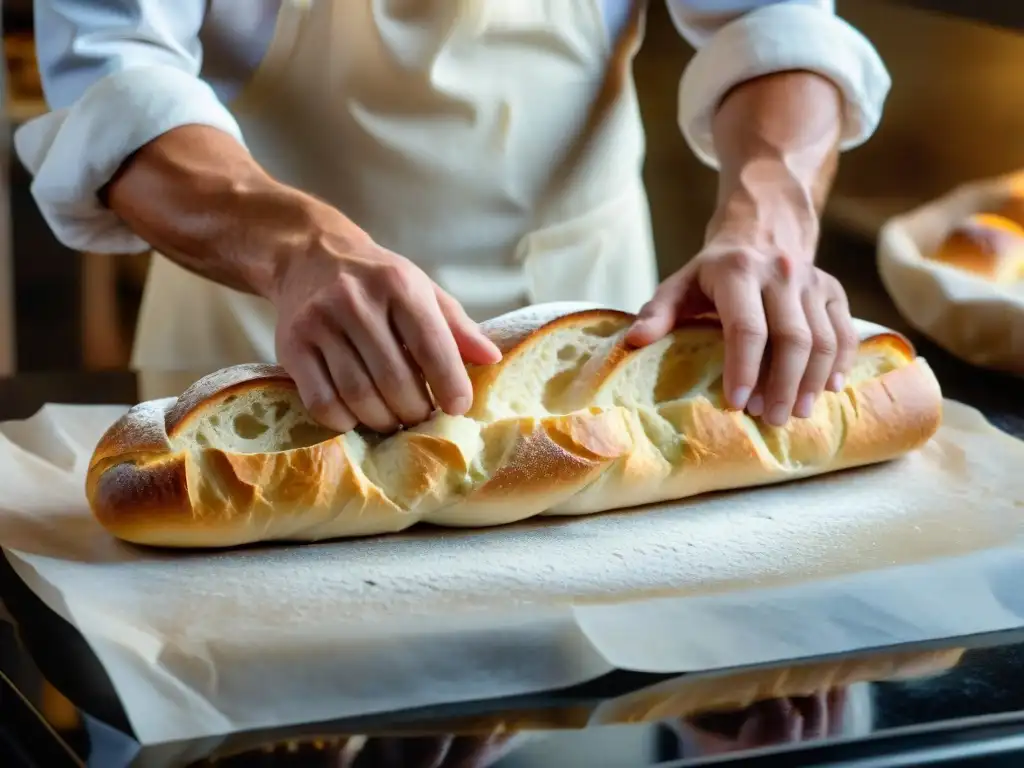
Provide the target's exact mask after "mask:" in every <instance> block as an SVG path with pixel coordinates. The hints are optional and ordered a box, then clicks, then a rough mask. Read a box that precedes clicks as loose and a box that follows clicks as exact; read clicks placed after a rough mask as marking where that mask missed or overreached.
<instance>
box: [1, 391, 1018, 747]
mask: <svg viewBox="0 0 1024 768" xmlns="http://www.w3.org/2000/svg"><path fill="white" fill-rule="evenodd" d="M122 411H123V409H115V408H109V407H88V406H59V405H49V406H46V407H44V408H43V409H42V410H41V411H40V412H39V413H38V414H37V415H36V416H34V417H33V418H32V419H30V420H28V421H27V422H21V423H8V424H4V425H0V543H2V545H3V546H4V548H5V549H6V550H7V555H8V557H9V559H10V560H11V562H12V564H13V565H14V567H15V568H16V570H17V572H18V573H19V574H20V576H21V577H22V578H23V579H24V580H25V581H26V582H27V583H28V585H29V586H30V587H31V588H32V589H33V590H34V591H35V592H36V593H38V594H39V596H40V597H41V598H42V599H43V600H44V601H45V602H46V603H47V604H48V605H49V606H50V607H51V608H52V609H54V610H55V611H56V612H58V613H59V614H60V615H62V616H64V617H65V618H66V619H67V620H69V621H70V622H71V623H72V624H74V625H75V626H77V627H78V628H79V630H80V631H81V632H82V633H83V635H84V636H85V637H86V639H87V640H88V641H89V643H90V644H91V646H92V647H93V649H94V650H95V652H96V653H97V655H98V656H99V658H100V660H101V661H102V662H103V664H104V665H105V667H106V668H107V671H108V673H109V674H110V677H111V679H112V681H113V683H114V685H115V687H116V689H117V691H118V694H119V695H120V697H121V698H122V700H123V703H124V705H125V708H126V710H127V713H128V716H129V718H130V720H131V723H132V725H133V727H134V729H135V730H136V732H137V735H138V737H139V738H140V739H141V740H142V742H143V743H155V742H162V741H170V740H174V739H186V738H195V737H200V736H204V735H215V734H223V733H228V732H232V731H236V730H241V729H247V728H262V727H274V726H280V725H287V724H293V723H299V722H314V721H323V720H328V719H334V718H340V717H346V716H352V715H359V714H369V713H372V712H380V711H387V710H393V709H397V708H407V707H415V706H421V705H434V704H441V703H453V702H457V701H465V700H470V699H477V698H486V697H496V696H508V695H516V694H523V693H531V692H539V691H542V690H549V689H555V688H560V687H563V686H567V685H571V684H575V683H578V682H581V681H584V680H587V679H591V678H593V677H595V676H597V675H600V674H603V673H605V672H608V671H610V670H611V669H613V668H615V667H619V668H625V669H634V670H641V671H650V672H673V673H674V672H686V671H689V670H707V669H715V668H723V667H727V666H734V665H745V664H755V663H760V662H766V661H777V660H784V659H795V658H798V657H805V656H810V655H818V654H826V653H840V652H847V651H851V650H855V649H859V648H865V647H872V646H880V645H887V644H893V643H899V642H914V641H921V640H928V639H934V638H937V637H945V636H952V635H959V634H964V633H973V632H982V631H993V630H1000V629H1007V628H1011V627H1018V626H1022V625H1024V590H1022V589H1021V588H1020V585H1021V584H1022V583H1024V548H1022V542H1024V536H1022V533H1024V471H1022V468H1024V443H1021V442H1019V441H1016V440H1014V439H1012V438H1010V437H1008V436H1006V435H1004V434H1002V433H1000V432H998V431H996V430H995V429H993V428H992V427H990V426H989V425H988V424H987V423H986V422H985V421H984V420H983V419H982V418H981V416H980V415H979V414H978V413H977V412H975V411H973V410H971V409H968V408H966V407H964V406H961V405H958V404H955V403H949V404H948V407H947V411H946V424H945V426H944V427H943V428H942V431H941V432H940V434H939V435H938V437H937V438H936V439H935V440H934V441H932V442H931V443H930V444H929V445H928V446H927V447H926V448H925V449H924V450H922V451H921V452H919V453H917V454H915V455H912V456H909V457H907V458H906V459H904V460H901V461H897V462H894V463H891V464H888V465H885V466H881V467H875V468H871V469H867V470H861V471H855V472H849V473H845V474H841V475H834V476H831V477H826V478H820V479H817V480H811V481H807V482H801V483H793V484H788V485H782V486H776V487H770V488H763V489H758V490H756V491H749V492H741V493H733V494H723V495H719V496H713V497H708V498H703V499H698V500H692V501H689V502H686V503H675V504H669V505H662V506H659V507H654V508H650V509H647V510H641V511H631V512H624V513H612V514H608V515H601V516H596V517H591V518H587V519H576V520H569V521H549V522H545V523H537V524H528V525H520V526H513V527H508V528H503V529H492V530H485V531H477V532H468V531H462V532H459V531H456V532H453V531H437V530H430V531H421V532H415V533H410V534H408V535H400V536H393V537H390V538H380V539H374V540H364V541H347V542H336V543H325V544H319V545H313V546H292V547H276V548H262V549H250V550H245V551H236V552H231V553H205V554H202V553H201V554H173V553H171V554H167V553H156V552H152V551H146V550H142V549H136V548H133V547H130V546H127V545H123V544H120V543H118V542H116V541H115V540H113V539H112V538H110V537H109V536H108V535H107V534H106V533H105V532H104V531H103V530H102V529H101V528H100V527H99V526H98V525H97V524H96V523H95V522H94V521H93V520H92V518H91V516H90V514H89V512H88V509H87V508H86V504H85V499H84V494H83V490H82V488H83V477H84V474H85V466H86V462H87V461H88V458H89V455H90V453H91V450H92V447H93V445H94V444H95V442H96V440H97V439H98V437H99V435H100V433H101V432H102V431H103V429H104V428H105V427H106V426H107V425H108V424H109V423H111V422H112V421H113V420H114V419H115V418H116V417H117V416H119V415H120V413H121V412H122Z"/></svg>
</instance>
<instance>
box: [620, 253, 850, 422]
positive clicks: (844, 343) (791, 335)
mask: <svg viewBox="0 0 1024 768" xmlns="http://www.w3.org/2000/svg"><path fill="white" fill-rule="evenodd" d="M709 311H714V312H717V314H718V316H719V317H720V319H721V321H722V326H723V328H724V331H725V377H724V385H725V394H726V397H727V398H728V399H729V402H730V404H731V405H732V406H733V407H735V408H738V409H746V410H747V411H748V412H749V413H750V414H751V415H752V416H760V417H762V419H763V420H764V421H765V422H766V423H768V424H771V425H775V426H782V425H784V424H785V423H786V422H787V421H788V420H789V418H790V416H791V415H795V416H797V417H801V418H805V417H807V416H809V415H810V414H811V411H812V409H813V407H814V403H815V400H816V399H817V397H818V395H820V394H821V392H822V391H823V390H825V389H826V388H828V389H829V390H831V391H833V392H838V391H840V390H841V389H842V388H843V381H844V376H845V375H846V374H847V372H848V371H849V369H850V366H851V365H852V364H853V360H854V357H855V355H856V351H857V343H858V337H857V334H856V331H855V330H854V327H853V322H852V320H851V317H850V309H849V305H848V304H847V300H846V293H845V292H844V291H843V288H842V286H841V285H840V284H839V281H838V280H836V279H835V278H834V277H832V276H831V275H828V274H826V273H825V272H822V271H821V270H820V269H818V268H817V267H815V266H814V263H813V261H812V260H811V258H794V257H791V256H789V255H787V254H786V253H783V252H780V251H776V250H773V249H769V248H765V247H758V248H755V247H751V246H749V245H747V244H745V243H744V242H743V241H737V240H736V239H732V240H726V239H719V240H717V241H716V240H714V239H713V240H711V241H710V242H709V243H708V245H707V246H706V247H705V248H704V250H703V251H702V252H701V253H700V254H698V255H697V256H696V257H695V258H694V259H693V260H692V261H691V262H690V263H689V264H687V265H686V266H685V267H683V268H682V269H681V270H679V271H678V272H676V273H675V274H674V275H672V276H671V277H669V278H668V279H667V280H665V282H663V283H662V284H661V286H660V287H659V288H658V290H657V292H656V293H655V295H654V298H653V299H652V300H651V301H650V302H648V303H647V305H646V306H644V308H643V309H642V310H641V312H640V316H639V318H638V320H637V322H636V323H635V325H634V326H633V328H632V329H631V330H630V332H629V336H628V340H629V341H630V342H631V343H634V344H637V345H645V344H650V343H652V342H654V341H657V340H658V339H660V338H662V337H663V336H664V335H665V334H667V333H668V332H670V331H671V330H672V329H673V328H674V327H675V326H676V325H677V324H678V323H679V322H680V321H682V320H684V319H686V318H687V317H692V316H694V315H697V314H701V313H704V312H709ZM769 353H770V359H769Z"/></svg>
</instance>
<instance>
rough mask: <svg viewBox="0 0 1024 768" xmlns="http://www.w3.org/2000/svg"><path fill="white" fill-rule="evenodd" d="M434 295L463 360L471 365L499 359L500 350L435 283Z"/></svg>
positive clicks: (488, 363)
mask: <svg viewBox="0 0 1024 768" xmlns="http://www.w3.org/2000/svg"><path fill="white" fill-rule="evenodd" d="M434 295H435V296H436V297H437V305H438V306H439V307H440V308H441V314H442V315H444V319H445V320H446V321H447V323H448V327H449V328H450V329H451V332H452V336H453V337H454V338H455V343H456V345H457V346H458V348H459V353H460V354H461V355H462V360H463V362H466V363H471V364H473V365H490V364H492V363H496V362H498V361H499V360H501V350H500V349H498V347H497V345H495V343H494V342H493V341H491V340H490V339H489V338H487V336H486V335H485V334H484V332H483V331H481V330H480V326H479V325H477V324H476V323H475V322H473V320H472V318H470V316H469V315H467V314H466V310H464V309H463V308H462V305H461V304H459V302H457V301H456V300H455V299H453V298H452V297H451V296H449V295H448V294H447V293H446V292H445V291H444V290H443V289H442V288H440V287H439V286H437V285H435V286H434Z"/></svg>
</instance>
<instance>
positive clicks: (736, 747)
mask: <svg viewBox="0 0 1024 768" xmlns="http://www.w3.org/2000/svg"><path fill="white" fill-rule="evenodd" d="M847 697H848V694H847V689H845V688H833V689H831V690H826V691H819V692H817V693H815V694H812V695H810V696H794V697H791V698H780V699H769V700H767V701H761V702H758V703H756V704H753V705H752V706H750V707H748V708H747V709H745V710H743V711H741V712H730V713H723V714H720V715H717V716H706V717H698V718H693V719H691V720H688V721H683V722H679V723H670V725H672V726H674V727H675V729H676V731H677V733H679V734H680V735H681V736H683V737H684V738H686V737H689V740H690V741H691V742H693V743H694V745H695V746H696V747H697V752H698V754H699V755H700V756H701V757H708V756H711V755H725V754H729V753H732V752H743V751H746V750H751V749H759V748H762V747H772V746H778V745H782V744H797V743H802V742H808V741H818V740H820V739H824V738H828V737H833V736H838V735H840V734H842V733H843V730H844V728H845V727H846V722H845V718H846V715H847Z"/></svg>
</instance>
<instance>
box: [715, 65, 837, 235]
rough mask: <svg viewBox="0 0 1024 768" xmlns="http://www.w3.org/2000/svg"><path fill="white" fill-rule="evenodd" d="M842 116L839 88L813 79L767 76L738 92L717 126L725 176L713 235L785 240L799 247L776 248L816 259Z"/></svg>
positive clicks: (800, 75)
mask: <svg viewBox="0 0 1024 768" xmlns="http://www.w3.org/2000/svg"><path fill="white" fill-rule="evenodd" d="M842 110H843V102H842V96H841V94H840V92H839V90H838V89H837V88H836V87H835V85H833V84H832V82H831V81H829V80H827V79H825V78H823V77H821V76H820V75H816V74H814V73H811V72H783V73H778V74H773V75H768V76H765V77H761V78H757V79H755V80H751V81H748V82H746V83H744V84H742V85H740V86H738V87H737V88H735V89H734V90H733V91H731V92H730V93H729V94H728V95H727V96H726V97H725V99H724V100H723V101H722V104H721V106H720V107H719V109H718V112H717V113H716V115H715V120H714V124H713V130H714V140H715V148H716V150H717V153H718V157H719V162H720V167H721V175H720V177H719V188H718V208H717V211H716V213H715V216H714V218H713V219H712V222H711V225H710V227H709V234H718V233H720V232H721V231H722V230H725V231H726V233H728V232H735V233H736V234H742V235H750V234H751V233H754V232H758V233H762V235H761V236H764V235H763V233H779V235H780V236H781V237H783V238H786V237H792V238H793V239H794V241H797V242H784V243H774V244H773V245H775V246H776V247H782V248H783V250H785V251H789V252H791V253H794V254H795V253H796V252H800V253H808V254H813V251H814V241H815V240H816V239H817V234H818V226H817V217H818V215H819V213H820V211H821V209H822V207H823V206H824V203H825V199H826V197H827V195H828V192H829V189H830V188H831V185H832V180H833V177H834V175H835V170H836V163H837V159H838V154H839V140H840V135H841V129H842ZM780 219H781V220H780ZM769 222H770V224H769ZM787 223H791V224H792V225H793V226H786V224H787ZM740 230H742V232H741V231H740ZM787 233H789V234H788V235H787Z"/></svg>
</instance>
